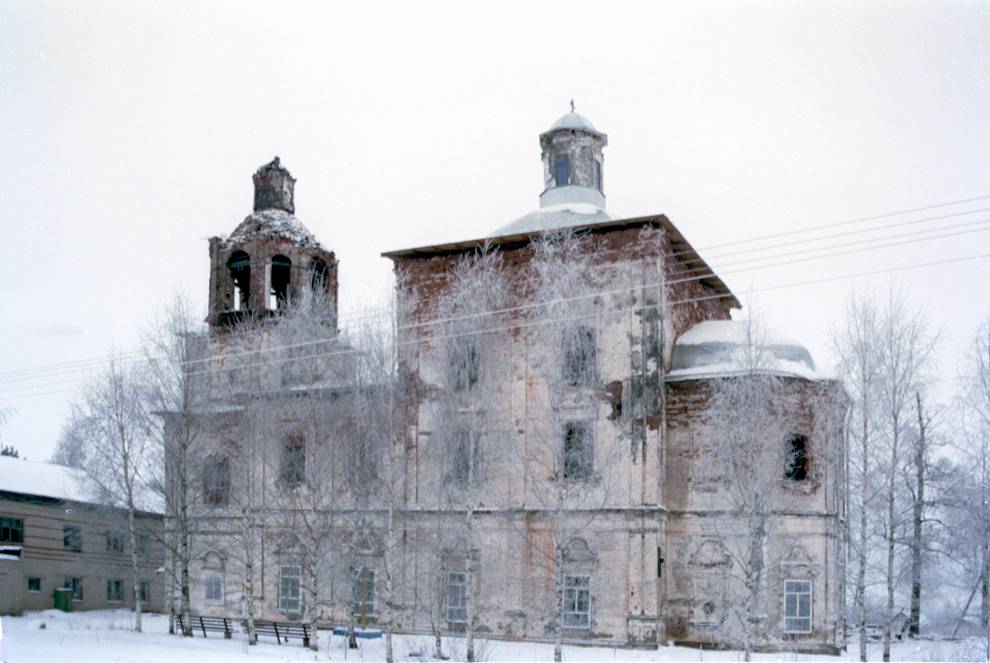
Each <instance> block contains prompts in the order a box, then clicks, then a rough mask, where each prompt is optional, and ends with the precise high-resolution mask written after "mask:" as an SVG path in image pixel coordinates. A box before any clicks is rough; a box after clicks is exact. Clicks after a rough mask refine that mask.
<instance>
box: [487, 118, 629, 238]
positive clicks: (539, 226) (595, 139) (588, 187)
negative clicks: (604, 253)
mask: <svg viewBox="0 0 990 663" xmlns="http://www.w3.org/2000/svg"><path fill="white" fill-rule="evenodd" d="M606 145H608V136H606V135H605V134H603V133H602V132H600V131H598V130H597V129H595V126H594V125H593V124H592V123H591V122H590V121H589V120H588V118H586V117H584V116H582V115H578V114H577V113H576V112H575V111H574V102H573V101H571V112H570V113H567V114H565V115H563V116H561V117H560V118H559V119H558V120H557V121H556V122H554V123H553V124H552V125H550V128H549V129H548V130H547V131H545V132H543V133H542V134H540V149H541V151H542V158H543V193H541V194H540V208H539V209H537V210H534V211H533V212H530V213H529V214H526V215H525V216H522V217H520V218H518V219H516V220H515V221H513V222H512V223H509V224H507V225H504V226H502V227H500V228H498V229H497V230H495V231H494V232H493V233H492V234H491V236H492V237H502V236H505V235H515V234H521V233H530V232H537V231H542V230H551V229H554V228H567V227H570V226H580V225H585V224H590V223H599V222H602V221H608V220H609V219H610V217H609V215H608V213H607V212H606V211H605V161H604V159H605V158H604V156H603V155H602V149H603V148H604V147H605V146H606Z"/></svg>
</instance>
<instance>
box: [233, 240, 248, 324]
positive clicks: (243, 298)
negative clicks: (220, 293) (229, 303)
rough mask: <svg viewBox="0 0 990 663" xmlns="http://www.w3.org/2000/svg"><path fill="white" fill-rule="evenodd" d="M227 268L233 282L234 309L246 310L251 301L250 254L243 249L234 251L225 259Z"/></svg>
mask: <svg viewBox="0 0 990 663" xmlns="http://www.w3.org/2000/svg"><path fill="white" fill-rule="evenodd" d="M227 269H228V270H230V278H231V280H232V281H233V282H234V306H233V310H235V311H246V310H247V309H248V306H249V305H250V304H249V302H250V301H251V256H249V255H248V254H246V253H244V251H234V252H233V253H231V254H230V259H228V260H227Z"/></svg>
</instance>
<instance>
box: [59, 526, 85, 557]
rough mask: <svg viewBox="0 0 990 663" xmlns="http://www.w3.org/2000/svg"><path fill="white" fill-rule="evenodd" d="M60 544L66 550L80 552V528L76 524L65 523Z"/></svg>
mask: <svg viewBox="0 0 990 663" xmlns="http://www.w3.org/2000/svg"><path fill="white" fill-rule="evenodd" d="M62 546H63V547H64V548H65V549H66V550H72V551H73V552H82V530H81V529H79V527H78V526H77V525H66V526H64V527H63V528H62Z"/></svg>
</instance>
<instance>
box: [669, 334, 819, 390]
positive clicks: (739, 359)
mask: <svg viewBox="0 0 990 663" xmlns="http://www.w3.org/2000/svg"><path fill="white" fill-rule="evenodd" d="M757 334H758V338H757V339H754V341H753V345H755V346H757V347H758V348H759V349H760V351H761V352H760V353H759V354H760V355H762V356H759V357H758V358H757V360H756V363H757V365H758V368H757V369H756V370H757V371H758V372H762V373H771V374H775V375H784V376H790V377H800V378H805V379H808V380H817V379H822V378H823V376H822V375H821V374H819V373H818V371H817V369H816V368H815V362H814V361H813V360H812V358H811V353H810V352H808V349H807V348H806V347H804V346H803V345H801V343H799V342H797V341H795V340H794V339H791V338H788V337H787V336H784V335H782V334H778V333H776V332H772V331H767V332H765V333H759V332H758V333H757ZM747 345H748V342H747V323H746V322H743V321H737V320H705V321H704V322H699V323H697V324H696V325H694V326H693V327H691V328H690V329H688V330H687V331H686V332H684V333H683V334H681V336H680V337H679V338H678V339H677V341H676V342H675V343H674V350H673V352H672V354H671V357H670V372H669V373H668V375H667V377H668V379H670V380H689V379H697V378H705V377H717V376H724V375H735V374H740V373H745V372H747V370H749V369H748V368H747V357H748V356H749V354H750V353H749V352H748V350H749V348H747Z"/></svg>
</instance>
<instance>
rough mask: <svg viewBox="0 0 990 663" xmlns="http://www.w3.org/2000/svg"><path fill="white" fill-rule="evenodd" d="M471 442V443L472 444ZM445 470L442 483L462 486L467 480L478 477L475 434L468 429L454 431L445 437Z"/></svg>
mask: <svg viewBox="0 0 990 663" xmlns="http://www.w3.org/2000/svg"><path fill="white" fill-rule="evenodd" d="M472 443H473V444H472ZM446 463H447V471H446V476H445V481H444V483H445V484H447V485H448V486H451V487H457V488H464V487H466V486H467V485H468V482H469V480H470V479H471V478H472V475H473V478H474V479H477V478H478V465H479V463H478V445H477V438H476V436H474V435H472V434H471V433H470V432H468V431H454V432H453V433H451V434H450V435H449V436H448V437H447V458H446Z"/></svg>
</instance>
